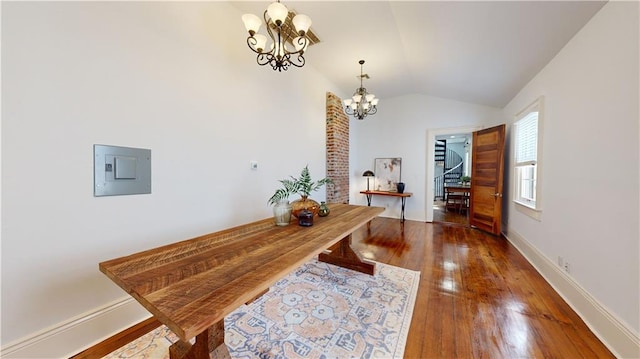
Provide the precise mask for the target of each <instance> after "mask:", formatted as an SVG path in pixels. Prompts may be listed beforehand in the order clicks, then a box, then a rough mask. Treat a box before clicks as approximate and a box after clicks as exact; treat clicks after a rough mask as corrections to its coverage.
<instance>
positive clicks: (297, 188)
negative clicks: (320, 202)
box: [268, 165, 333, 205]
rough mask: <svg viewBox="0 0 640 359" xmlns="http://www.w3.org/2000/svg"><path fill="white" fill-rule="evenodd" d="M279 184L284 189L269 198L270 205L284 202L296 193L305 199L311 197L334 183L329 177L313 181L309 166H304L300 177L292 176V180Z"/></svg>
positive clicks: (284, 180) (278, 190) (285, 180)
mask: <svg viewBox="0 0 640 359" xmlns="http://www.w3.org/2000/svg"><path fill="white" fill-rule="evenodd" d="M279 182H280V183H281V184H282V188H279V189H277V190H276V192H275V193H274V194H273V196H271V198H269V201H268V203H269V204H270V205H274V204H276V203H278V202H280V201H284V200H286V199H288V198H289V196H290V195H292V194H294V193H297V194H299V195H300V196H301V197H303V198H305V197H309V195H310V194H311V192H314V191H317V190H319V189H320V188H322V186H324V185H326V184H329V183H333V181H331V179H330V178H327V177H325V178H323V179H321V180H318V181H313V180H312V179H311V174H310V173H309V165H307V166H304V168H303V169H302V172H300V177H298V178H295V177H293V176H291V179H283V180H280V181H279Z"/></svg>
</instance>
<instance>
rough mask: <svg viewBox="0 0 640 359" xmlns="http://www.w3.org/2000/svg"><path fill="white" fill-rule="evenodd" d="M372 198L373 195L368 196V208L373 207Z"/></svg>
mask: <svg viewBox="0 0 640 359" xmlns="http://www.w3.org/2000/svg"><path fill="white" fill-rule="evenodd" d="M371 197H373V195H372V194H368V195H367V206H369V207H371Z"/></svg>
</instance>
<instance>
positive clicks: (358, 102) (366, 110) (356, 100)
mask: <svg viewBox="0 0 640 359" xmlns="http://www.w3.org/2000/svg"><path fill="white" fill-rule="evenodd" d="M358 63H359V64H360V87H359V88H358V89H357V90H356V92H354V93H353V97H351V98H349V99H346V100H344V105H345V109H344V110H345V112H346V113H347V115H353V117H355V118H357V119H358V120H362V119H364V118H365V117H367V115H373V114H375V113H376V112H378V108H377V107H376V106H377V105H378V101H379V100H380V99H378V98H376V95H374V94H372V93H368V92H367V89H366V88H364V86H362V79H364V78H367V79H368V78H369V75H367V74H363V73H362V65H364V60H360V61H358Z"/></svg>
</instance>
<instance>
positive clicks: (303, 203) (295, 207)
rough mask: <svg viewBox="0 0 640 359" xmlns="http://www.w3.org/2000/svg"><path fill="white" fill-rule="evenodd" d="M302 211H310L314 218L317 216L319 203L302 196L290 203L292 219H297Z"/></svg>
mask: <svg viewBox="0 0 640 359" xmlns="http://www.w3.org/2000/svg"><path fill="white" fill-rule="evenodd" d="M303 209H306V210H308V211H310V212H311V213H313V215H314V216H315V215H317V214H318V210H319V209H320V203H318V202H316V201H314V200H312V199H310V198H307V197H306V196H302V197H301V198H300V199H297V200H295V201H293V202H291V214H292V215H293V216H294V217H296V218H298V213H300V211H302V210H303Z"/></svg>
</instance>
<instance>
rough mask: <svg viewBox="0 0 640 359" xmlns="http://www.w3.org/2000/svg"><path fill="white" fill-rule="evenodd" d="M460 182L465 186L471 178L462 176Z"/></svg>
mask: <svg viewBox="0 0 640 359" xmlns="http://www.w3.org/2000/svg"><path fill="white" fill-rule="evenodd" d="M460 182H462V184H464V185H466V184H467V183H469V182H471V177H469V176H462V177H460Z"/></svg>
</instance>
